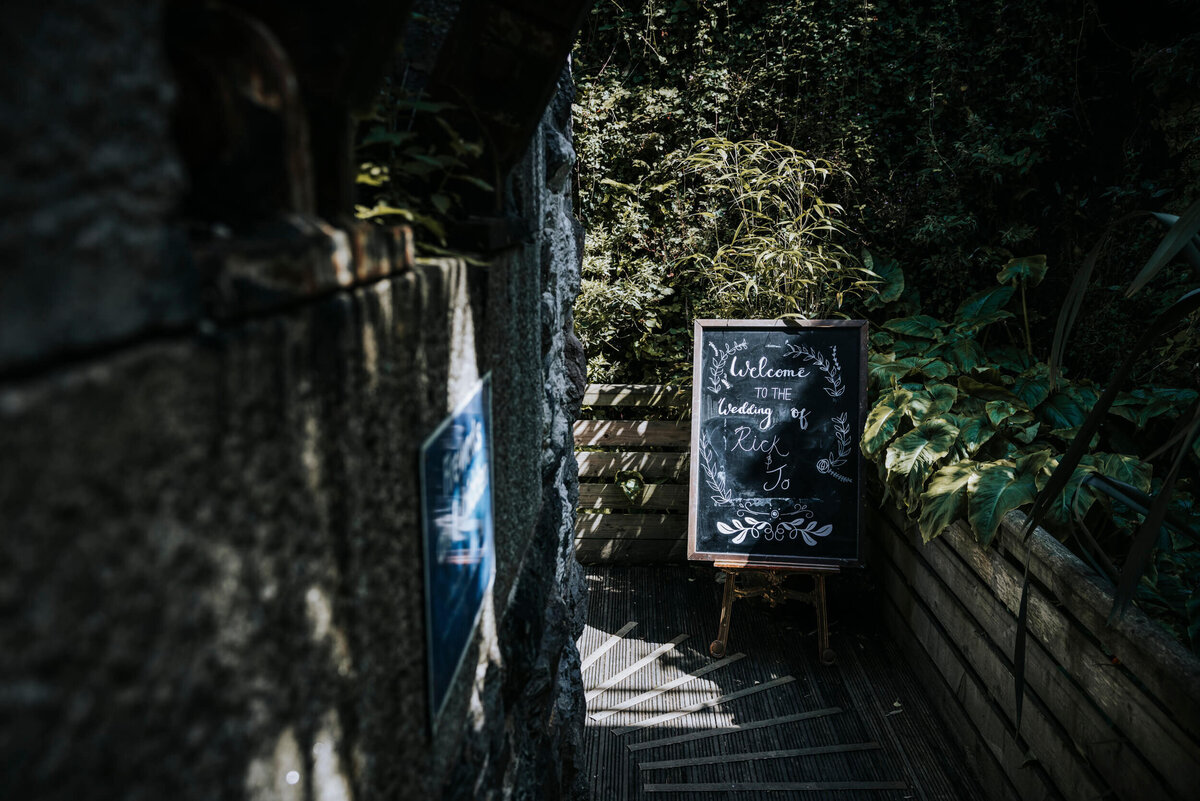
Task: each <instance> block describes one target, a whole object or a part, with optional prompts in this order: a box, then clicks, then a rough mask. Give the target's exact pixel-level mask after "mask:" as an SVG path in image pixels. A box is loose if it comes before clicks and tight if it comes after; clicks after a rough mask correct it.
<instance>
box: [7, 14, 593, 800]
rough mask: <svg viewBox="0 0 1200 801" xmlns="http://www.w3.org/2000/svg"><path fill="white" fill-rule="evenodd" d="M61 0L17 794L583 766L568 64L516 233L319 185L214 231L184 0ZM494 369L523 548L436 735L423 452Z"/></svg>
mask: <svg viewBox="0 0 1200 801" xmlns="http://www.w3.org/2000/svg"><path fill="white" fill-rule="evenodd" d="M50 5H51V6H54V7H55V9H52V10H56V11H58V12H61V13H60V15H59V16H58V17H55V18H53V19H49V18H48V17H49V16H50V15H49V14H48V13H46V12H44V11H43V12H42V13H38V12H32V11H27V12H14V13H13V14H12V15H9V17H8V21H7V22H6V25H5V29H4V34H3V36H4V40H5V41H6V42H8V43H9V44H10V45H12V46H11V47H6V48H5V49H4V50H3V51H0V60H3V61H4V63H5V67H6V69H5V70H4V72H3V73H2V74H3V75H4V76H5V77H4V79H3V82H4V83H3V89H4V93H3V97H0V104H2V105H0V139H2V140H3V141H4V142H6V144H7V143H13V144H14V146H13V147H6V148H5V150H4V153H3V155H2V156H0V159H2V161H0V177H2V178H3V179H4V180H3V181H0V204H2V205H0V208H2V209H3V220H2V222H0V254H3V255H4V256H5V258H4V259H3V260H2V261H0V288H2V291H0V312H2V313H0V453H2V454H3V459H2V460H0V521H3V524H2V526H3V536H2V537H0V721H3V722H2V723H0V796H2V797H6V798H31V799H33V798H37V799H86V798H114V797H120V798H126V799H142V798H144V799H161V798H173V799H177V801H182V800H183V799H193V798H194V799H206V800H207V799H213V798H222V799H239V798H247V799H277V798H278V799H292V798H295V799H329V800H330V801H332V800H333V799H351V798H354V799H376V798H379V799H390V798H437V797H446V798H502V797H503V798H508V797H513V798H559V797H567V796H570V795H571V794H572V793H574V792H576V788H577V787H578V784H577V782H576V780H575V774H574V768H573V755H574V749H575V747H576V744H577V743H578V737H579V735H580V733H581V732H580V729H581V725H582V715H583V703H582V692H581V689H580V682H579V667H578V666H579V659H578V654H577V653H576V651H575V646H574V640H575V638H576V636H577V635H578V633H579V630H580V627H581V625H582V621H581V615H582V612H583V604H584V599H583V595H584V592H583V583H582V579H581V576H580V575H579V572H578V567H577V565H576V564H575V562H574V559H573V555H572V552H571V537H570V533H571V530H572V516H573V509H574V501H575V495H576V492H577V490H576V484H575V464H574V459H573V456H572V451H571V421H572V420H573V418H574V415H575V413H576V412H577V410H578V403H579V398H580V395H581V392H582V372H581V370H582V365H581V355H580V353H579V348H578V343H577V342H576V341H575V340H574V337H573V335H572V333H571V330H572V321H571V312H570V309H571V303H572V302H573V299H574V296H575V294H576V293H577V291H578V281H579V274H578V270H579V258H580V246H581V242H580V238H581V232H580V231H579V229H578V225H577V223H576V222H575V221H574V219H573V218H572V216H571V212H570V193H569V172H570V164H571V160H572V152H571V147H570V119H569V117H570V95H569V91H570V85H569V81H568V80H566V79H564V81H563V82H562V84H561V86H560V92H559V95H558V97H557V98H556V100H555V101H554V103H553V104H552V106H551V107H550V108H549V109H548V110H547V112H546V116H545V118H544V120H543V122H542V125H541V127H540V128H539V130H538V132H537V134H536V136H535V139H534V141H533V142H532V143H531V145H530V148H529V151H528V153H527V155H526V157H525V159H524V161H523V163H522V164H521V165H520V166H519V167H518V169H517V170H516V171H515V172H514V174H513V177H512V179H511V180H510V185H509V187H508V201H507V203H508V211H509V213H510V214H513V215H516V216H518V217H520V218H521V219H522V220H523V221H524V223H525V224H526V225H527V227H528V228H529V230H530V231H531V233H530V235H529V237H528V238H527V240H526V241H524V242H522V243H521V244H520V245H518V246H517V247H515V248H511V249H510V250H508V251H506V252H504V253H501V254H499V255H497V256H496V257H495V258H494V259H493V260H492V262H491V263H490V264H489V265H488V266H486V267H475V266H468V265H467V264H465V263H464V262H462V261H460V260H455V259H442V260H437V261H428V262H415V263H414V262H413V261H412V259H411V257H410V255H409V254H408V252H407V251H408V247H409V243H407V242H406V241H405V240H404V239H403V238H393V237H390V236H389V235H387V234H386V233H385V232H382V231H380V230H378V229H376V230H374V231H364V230H355V231H349V232H345V231H335V230H333V229H331V228H329V227H328V226H325V225H323V224H320V223H317V222H313V221H303V220H293V221H291V222H290V223H289V224H287V225H281V226H280V227H279V228H278V230H275V231H272V232H270V233H264V234H263V235H261V236H259V237H257V238H256V239H254V240H245V239H238V240H234V239H230V240H221V239H216V240H214V241H212V242H210V243H208V244H207V245H206V246H205V247H204V248H200V249H189V248H186V247H183V246H182V245H181V244H178V243H179V242H180V238H179V237H178V236H174V237H173V236H172V234H171V230H172V229H171V227H170V226H169V225H168V224H167V216H168V213H169V210H170V208H171V203H172V200H173V198H175V197H177V196H178V193H179V192H180V191H181V186H182V182H181V181H180V176H179V168H178V165H177V164H176V162H175V160H174V159H173V157H172V155H171V149H170V143H169V142H168V141H167V130H166V126H165V124H163V123H162V116H163V115H164V114H165V113H166V108H167V102H168V101H169V98H170V96H171V84H170V79H169V75H168V74H167V73H166V71H165V68H164V67H163V63H162V59H161V58H160V54H159V53H157V52H156V47H157V44H156V41H157V40H156V38H155V37H156V36H157V31H158V27H157V25H158V22H157V14H158V13H159V12H160V10H161V9H160V7H159V6H157V5H155V4H146V3H121V2H115V3H106V4H101V5H102V6H103V8H100V7H99V6H96V5H95V4H85V3H72V2H65V0H64V2H57V1H55V2H51V3H50ZM39 37H40V38H39ZM19 42H24V43H23V44H21V45H20V46H18V43H19ZM135 53H136V57H135ZM71 80H75V81H78V82H79V83H80V87H79V88H78V91H77V92H76V90H75V89H74V88H72V87H70V86H68V84H69V83H70V81H71ZM64 87H65V88H64ZM64 91H66V92H67V96H64V97H62V98H59V99H58V100H57V102H56V98H55V94H56V93H62V92H64ZM88 108H92V111H91V112H89V111H87V109H88ZM110 120H111V121H112V122H110ZM127 121H142V122H144V123H145V124H144V125H142V124H139V125H133V126H132V127H130V126H128V125H126V124H124V122H127ZM64 128H71V130H64ZM35 134H36V136H35ZM34 139H37V140H38V141H33V140H34ZM104 165H107V166H104ZM173 241H174V242H176V243H177V244H176V246H175V247H174V248H172V247H171V246H170V243H171V242H173ZM171 253H174V255H170V254H171ZM488 371H491V373H492V375H493V392H494V401H493V405H494V414H493V419H494V429H495V430H494V443H493V448H494V454H495V468H494V474H495V487H494V492H495V515H496V538H497V550H498V567H497V578H496V582H495V585H494V589H493V593H492V596H491V597H490V598H489V599H488V600H487V602H486V603H485V609H484V614H483V619H482V621H481V624H480V631H479V633H478V634H477V636H476V637H475V639H474V641H473V642H472V644H471V646H470V648H469V650H468V653H467V656H466V659H465V660H464V665H463V669H462V670H460V673H459V674H458V679H457V681H456V682H455V684H454V685H453V687H452V690H451V694H450V699H449V701H448V703H447V707H446V711H445V713H444V719H443V725H441V726H439V728H438V731H437V735H436V737H434V736H432V735H431V734H430V719H429V711H428V709H427V702H426V694H427V690H426V679H427V676H426V667H425V665H426V650H425V634H426V632H425V622H424V620H425V618H424V589H423V586H422V562H421V559H422V554H421V538H420V537H421V535H420V506H419V498H418V480H417V455H418V449H419V447H420V444H421V442H422V441H423V440H424V438H425V437H426V436H427V435H428V434H429V433H430V432H431V431H432V430H433V428H434V427H435V426H436V425H437V424H438V423H439V422H440V421H441V420H442V419H443V418H444V417H445V416H446V415H447V414H448V413H449V411H450V410H451V409H453V408H454V407H455V405H456V404H457V403H458V401H459V400H461V399H462V398H463V397H465V394H466V393H468V392H469V391H470V390H471V388H472V387H473V386H474V382H475V380H476V379H477V378H478V377H479V376H481V375H483V374H485V373H487V372H488Z"/></svg>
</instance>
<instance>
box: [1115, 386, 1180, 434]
mask: <svg viewBox="0 0 1200 801" xmlns="http://www.w3.org/2000/svg"><path fill="white" fill-rule="evenodd" d="M1195 399H1196V393H1195V390H1168V389H1157V388H1156V389H1153V390H1145V389H1135V390H1134V391H1132V392H1122V393H1121V394H1119V395H1117V399H1116V400H1114V401H1113V405H1112V408H1111V409H1109V411H1110V412H1111V413H1112V414H1115V415H1117V416H1118V417H1124V418H1125V419H1126V420H1129V421H1130V422H1132V423H1133V424H1134V425H1136V426H1137V427H1138V428H1142V427H1143V426H1145V425H1146V424H1147V423H1148V422H1150V420H1152V419H1153V418H1155V417H1158V416H1160V415H1163V414H1168V413H1170V412H1175V411H1177V410H1181V407H1183V406H1184V405H1186V404H1188V403H1191V402H1192V401H1193V400H1195Z"/></svg>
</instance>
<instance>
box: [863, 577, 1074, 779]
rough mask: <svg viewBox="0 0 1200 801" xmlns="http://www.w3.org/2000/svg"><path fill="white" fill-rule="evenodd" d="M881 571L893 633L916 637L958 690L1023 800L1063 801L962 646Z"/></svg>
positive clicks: (901, 580) (900, 584) (899, 583)
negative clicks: (1031, 759) (1030, 757)
mask: <svg viewBox="0 0 1200 801" xmlns="http://www.w3.org/2000/svg"><path fill="white" fill-rule="evenodd" d="M882 568H883V579H884V581H883V584H884V590H885V592H886V593H887V596H888V598H889V600H890V602H891V603H890V604H888V605H886V606H885V615H887V616H890V615H891V614H895V615H896V619H895V620H891V621H889V622H890V624H891V628H892V630H893V631H901V630H902V631H905V632H908V633H911V635H912V637H913V638H914V639H915V640H916V641H917V642H918V643H920V645H921V647H922V649H923V650H924V652H925V653H926V655H928V657H929V659H930V661H931V662H933V664H934V665H935V666H936V668H937V670H938V672H939V673H941V675H942V678H943V680H944V681H945V682H946V684H948V685H949V686H950V687H953V688H955V695H956V696H957V698H958V700H959V703H961V704H962V708H963V711H964V712H965V713H966V716H967V718H968V719H969V720H970V721H971V722H972V723H973V724H974V726H975V727H976V729H977V730H978V733H979V734H978V739H979V741H980V742H982V743H983V744H984V745H986V746H987V748H988V750H989V751H990V752H991V754H992V755H993V757H994V758H995V759H996V761H997V762H998V763H999V764H1000V766H1001V767H1002V768H1003V769H1004V773H1005V776H1006V777H1007V779H1008V780H1009V781H1010V782H1011V783H1012V785H1013V786H1014V788H1016V791H1017V794H1018V796H1019V797H1020V798H1021V799H1022V800H1023V801H1040V800H1041V799H1060V798H1062V796H1061V794H1060V793H1059V792H1058V790H1057V789H1056V788H1055V786H1054V783H1053V782H1052V781H1051V780H1050V777H1049V776H1047V775H1046V774H1045V772H1044V770H1043V769H1041V766H1040V764H1038V765H1036V766H1035V765H1030V764H1027V763H1026V759H1025V756H1026V755H1025V752H1024V750H1023V749H1022V748H1021V747H1020V746H1019V745H1018V744H1017V742H1016V740H1015V738H1014V736H1013V732H1012V726H1011V724H1010V723H1009V722H1008V720H1007V718H1006V717H1005V716H1004V714H1003V712H1001V711H1000V709H999V708H998V707H997V706H996V704H995V702H994V701H993V700H992V698H991V696H990V694H989V693H988V691H987V689H986V688H985V687H984V686H983V684H982V683H981V682H980V680H979V678H978V677H977V676H976V675H975V674H974V671H972V670H971V669H969V668H968V667H967V665H966V661H965V659H964V657H963V656H962V654H960V653H959V651H958V648H957V646H956V645H955V644H954V643H953V642H952V641H951V640H949V639H947V635H945V634H944V633H943V632H942V631H940V630H939V627H938V625H937V624H936V623H935V622H934V620H933V618H932V617H931V616H930V615H929V613H928V612H927V611H926V610H925V608H924V606H923V605H922V604H921V603H920V602H919V601H918V600H917V599H916V597H915V596H914V595H912V593H911V591H910V590H909V589H908V585H907V583H906V582H905V581H904V578H903V574H902V573H900V572H899V569H898V568H897V567H896V565H895V564H893V563H891V562H884V563H883V565H882ZM1010 683H1011V682H1010ZM1035 767H1036V768H1037V769H1034V768H1035Z"/></svg>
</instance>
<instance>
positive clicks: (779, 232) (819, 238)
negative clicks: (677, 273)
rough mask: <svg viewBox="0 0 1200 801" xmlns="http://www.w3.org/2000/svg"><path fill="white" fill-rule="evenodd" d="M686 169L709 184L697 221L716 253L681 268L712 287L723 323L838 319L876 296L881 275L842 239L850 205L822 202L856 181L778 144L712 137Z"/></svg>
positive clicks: (703, 189)
mask: <svg viewBox="0 0 1200 801" xmlns="http://www.w3.org/2000/svg"><path fill="white" fill-rule="evenodd" d="M683 167H684V174H685V175H686V176H692V177H695V178H697V179H699V181H700V182H701V184H700V186H698V187H697V194H699V195H700V198H699V199H698V202H700V203H702V204H704V205H705V206H706V208H702V210H701V211H699V212H698V214H699V215H700V216H701V217H703V218H704V219H705V220H706V221H708V223H709V228H710V230H711V234H710V235H711V239H712V241H713V242H714V243H715V252H700V253H697V254H695V255H693V256H688V257H684V259H682V260H681V261H680V263H681V264H686V263H688V262H690V263H691V266H692V268H693V269H699V270H701V272H702V274H703V275H704V276H705V277H706V278H707V279H708V280H709V281H711V283H712V287H713V293H714V297H715V311H716V314H717V315H718V316H721V317H751V318H772V317H779V318H786V317H798V318H801V319H817V318H822V317H830V316H833V315H834V314H835V313H836V312H837V311H838V310H840V309H841V308H842V306H843V304H844V303H845V301H846V300H847V298H851V297H855V296H859V295H865V294H869V293H870V292H872V289H871V284H872V280H871V279H872V277H873V276H872V273H871V272H870V271H869V270H865V269H863V268H861V267H859V266H858V263H857V262H858V260H857V259H855V257H854V256H852V255H851V254H850V253H849V252H848V251H847V250H846V249H845V248H844V247H843V246H842V244H841V242H840V241H839V237H840V236H841V235H844V234H845V233H846V226H845V224H844V223H843V222H842V221H841V219H840V215H841V214H842V212H843V209H842V207H841V206H840V205H838V204H836V203H830V202H828V201H827V200H825V198H824V197H823V195H822V190H824V189H825V187H826V184H828V183H831V182H832V181H834V180H837V179H841V180H843V181H847V180H849V176H848V175H846V174H845V173H844V172H843V171H841V170H838V169H837V168H836V167H835V166H834V165H833V164H831V163H830V162H828V161H824V160H822V159H812V158H809V157H808V155H807V154H805V153H802V152H800V151H798V150H796V149H795V148H792V147H789V146H787V145H784V144H780V143H779V142H772V141H761V140H757V139H747V140H743V141H740V142H731V141H729V140H728V139H725V138H724V137H712V138H708V139H702V140H700V141H699V142H697V143H696V144H695V146H694V147H693V148H692V151H691V153H690V154H689V155H688V156H687V157H686V158H685V159H683ZM705 201H707V203H705Z"/></svg>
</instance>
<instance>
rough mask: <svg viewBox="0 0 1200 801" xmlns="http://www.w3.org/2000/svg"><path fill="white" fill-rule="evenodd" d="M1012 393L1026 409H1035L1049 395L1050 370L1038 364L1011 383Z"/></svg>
mask: <svg viewBox="0 0 1200 801" xmlns="http://www.w3.org/2000/svg"><path fill="white" fill-rule="evenodd" d="M1012 391H1013V394H1014V395H1016V396H1017V397H1018V398H1020V399H1021V400H1022V401H1024V403H1025V405H1026V406H1027V407H1029V408H1030V409H1036V408H1037V407H1038V405H1039V404H1040V403H1041V402H1042V401H1044V400H1046V398H1047V397H1048V396H1049V395H1050V368H1049V367H1047V366H1046V365H1044V364H1042V363H1041V362H1039V363H1037V364H1035V365H1034V366H1033V367H1030V368H1029V369H1028V370H1025V371H1024V372H1022V373H1021V374H1020V375H1018V376H1017V379H1016V381H1014V382H1013V385H1012Z"/></svg>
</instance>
